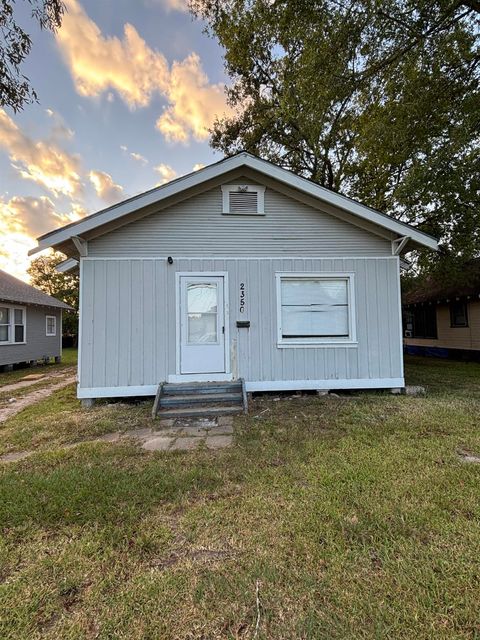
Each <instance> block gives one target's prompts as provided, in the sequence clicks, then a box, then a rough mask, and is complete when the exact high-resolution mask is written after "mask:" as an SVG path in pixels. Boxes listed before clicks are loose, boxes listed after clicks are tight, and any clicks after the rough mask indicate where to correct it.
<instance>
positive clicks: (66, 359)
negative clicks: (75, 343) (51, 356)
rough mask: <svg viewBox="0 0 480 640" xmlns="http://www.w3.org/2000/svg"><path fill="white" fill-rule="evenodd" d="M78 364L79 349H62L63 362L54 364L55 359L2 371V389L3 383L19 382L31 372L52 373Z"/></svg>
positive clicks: (0, 385) (0, 374) (0, 375)
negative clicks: (46, 363)
mask: <svg viewBox="0 0 480 640" xmlns="http://www.w3.org/2000/svg"><path fill="white" fill-rule="evenodd" d="M76 364H77V349H73V348H68V349H63V350H62V362H61V363H60V364H54V363H53V360H52V362H50V363H49V364H48V365H43V364H39V365H37V366H36V367H26V366H22V367H20V366H19V367H18V368H15V369H14V370H13V371H5V372H0V390H1V387H2V385H5V384H13V383H14V382H18V381H19V380H21V379H22V378H24V377H25V376H28V375H29V374H31V373H39V374H40V373H45V374H48V373H51V372H52V371H61V370H62V369H64V368H65V367H69V366H72V365H76Z"/></svg>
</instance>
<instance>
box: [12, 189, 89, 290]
mask: <svg viewBox="0 0 480 640" xmlns="http://www.w3.org/2000/svg"><path fill="white" fill-rule="evenodd" d="M85 213H86V212H85V210H84V209H83V208H82V207H80V206H79V205H78V204H75V205H73V206H72V210H71V211H70V212H69V213H61V212H58V211H57V209H56V207H55V204H54V203H53V202H52V200H50V198H47V197H46V196H41V197H39V198H34V197H29V196H28V197H20V196H15V197H13V198H11V199H10V200H8V201H5V200H4V199H3V198H1V197H0V236H1V237H4V238H8V242H3V243H1V244H0V269H4V270H5V271H8V273H11V274H12V275H15V276H17V277H20V278H22V279H24V280H26V279H27V276H26V270H27V268H28V266H29V264H30V259H29V258H28V255H27V254H28V251H29V250H30V249H32V248H33V247H34V246H36V241H35V237H36V236H38V235H41V234H43V233H46V232H48V231H51V230H52V229H55V228H57V227H61V226H62V225H64V224H68V223H69V222H74V221H76V220H80V219H81V218H83V216H84V215H85Z"/></svg>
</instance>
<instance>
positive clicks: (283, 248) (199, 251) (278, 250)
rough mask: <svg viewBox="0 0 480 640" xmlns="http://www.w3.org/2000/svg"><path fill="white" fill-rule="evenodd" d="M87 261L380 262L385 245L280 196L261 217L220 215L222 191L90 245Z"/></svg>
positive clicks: (273, 194) (269, 200) (272, 195)
mask: <svg viewBox="0 0 480 640" xmlns="http://www.w3.org/2000/svg"><path fill="white" fill-rule="evenodd" d="M88 252H89V256H99V257H100V256H110V257H117V256H125V257H128V256H131V257H137V256H140V257H143V256H154V257H159V256H174V257H175V256H178V257H183V256H198V255H202V256H228V257H230V256H265V255H269V256H281V255H283V256H303V255H309V256H336V255H341V256H364V255H366V256H382V255H391V253H392V251H391V244H390V241H389V240H386V239H385V238H382V237H380V236H378V235H375V234H373V233H370V232H369V231H366V230H364V229H361V228H360V227H357V226H354V225H352V224H350V223H348V222H345V221H344V220H340V219H339V218H336V217H335V216H333V215H330V214H328V213H325V212H324V211H321V210H320V209H316V208H314V207H312V206H308V205H306V204H303V203H301V202H299V201H298V200H294V199H293V198H290V197H288V196H286V195H284V194H282V193H280V192H278V191H275V190H273V189H270V188H267V189H266V191H265V215H264V216H245V215H243V216H242V215H229V214H227V215H222V193H221V189H220V186H217V187H215V188H213V189H210V190H208V191H205V192H203V193H201V194H199V195H195V196H192V197H191V198H189V199H188V200H185V201H183V202H181V203H179V204H175V205H173V206H171V207H170V208H168V209H165V210H163V211H158V212H156V213H151V214H149V215H148V216H146V217H144V218H141V219H140V220H137V221H135V222H132V223H130V224H128V225H125V226H123V227H121V228H119V229H116V230H114V231H111V232H109V233H107V234H105V235H103V236H100V237H98V238H96V239H94V240H91V241H89V243H88Z"/></svg>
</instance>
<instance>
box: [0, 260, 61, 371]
mask: <svg viewBox="0 0 480 640" xmlns="http://www.w3.org/2000/svg"><path fill="white" fill-rule="evenodd" d="M63 309H65V310H66V309H71V307H69V306H68V305H67V304H65V303H63V302H61V301H60V300H57V299H56V298H52V297H51V296H49V295H47V294H46V293H43V291H40V290H39V289H35V287H31V286H30V285H28V284H26V283H25V282H22V281H21V280H18V279H17V278H14V277H13V276H11V275H10V274H9V273H6V272H5V271H1V270H0V366H7V367H10V366H11V365H13V364H16V363H19V362H28V363H34V362H36V361H37V360H46V359H47V358H48V359H50V358H55V362H60V359H61V356H62V310H63Z"/></svg>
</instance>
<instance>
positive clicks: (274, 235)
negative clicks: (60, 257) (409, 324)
mask: <svg viewBox="0 0 480 640" xmlns="http://www.w3.org/2000/svg"><path fill="white" fill-rule="evenodd" d="M47 247H53V248H54V249H56V250H58V251H61V252H63V253H64V254H66V255H67V256H68V260H67V261H66V263H65V265H64V268H65V269H67V268H70V267H72V266H74V265H75V264H76V263H77V261H78V262H79V263H80V337H79V343H80V346H79V350H80V353H79V384H78V397H79V398H84V399H91V398H100V397H114V396H120V397H121V396H139V395H154V394H155V393H156V391H157V388H158V386H159V384H160V383H164V382H166V383H183V382H188V383H192V382H201V383H202V382H215V381H217V382H220V381H221V382H226V381H231V380H239V379H241V380H243V381H244V388H245V390H246V391H249V392H253V391H273V390H294V389H354V388H368V389H372V388H396V387H403V386H404V375H403V353H402V349H403V346H402V322H401V302H400V272H399V256H400V254H401V253H402V252H404V251H405V249H407V248H408V249H413V248H419V247H429V248H431V249H436V248H437V242H436V241H435V239H433V238H432V237H430V236H427V235H425V234H424V233H421V232H420V231H418V230H416V229H414V228H413V227H410V226H407V225H405V224H403V223H401V222H398V221H396V220H393V219H392V218H390V217H388V216H386V215H384V214H382V213H379V212H377V211H374V210H372V209H370V208H368V207H365V206H363V205H361V204H359V203H358V202H355V201H353V200H350V199H348V198H346V197H343V196H341V195H339V194H337V193H333V192H332V191H329V190H327V189H325V188H322V187H320V186H319V185H317V184H315V183H313V182H311V181H309V180H306V179H304V178H301V177H299V176H297V175H294V174H293V173H291V172H289V171H286V170H284V169H282V168H279V167H277V166H275V165H274V164H272V163H270V162H267V161H264V160H261V159H259V158H257V157H254V156H252V155H250V154H248V153H239V154H238V155H235V156H233V157H229V158H226V159H224V160H222V161H220V162H218V163H216V164H212V165H210V166H208V167H205V168H203V169H201V170H200V171H196V172H194V173H191V174H189V175H186V176H184V177H181V178H178V179H176V180H174V181H172V182H170V183H168V184H165V185H163V186H161V187H158V188H155V189H152V190H151V191H147V192H146V193H143V194H140V195H138V196H135V197H133V198H130V199H128V200H126V201H124V202H121V203H120V204H117V205H115V206H112V207H109V208H108V209H104V210H102V211H100V212H98V213H95V214H93V215H90V216H88V217H87V218H85V219H83V220H81V221H79V222H75V223H73V224H70V225H67V226H66V227H63V228H61V229H57V230H55V231H52V232H51V233H48V234H46V235H44V236H41V237H40V238H38V247H37V248H36V249H35V251H38V250H42V249H45V248H47Z"/></svg>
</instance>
